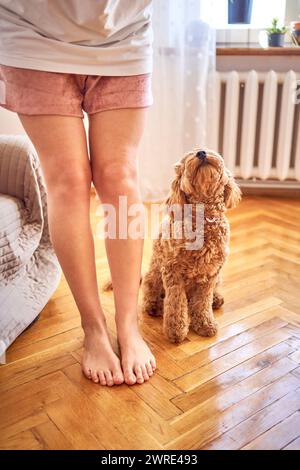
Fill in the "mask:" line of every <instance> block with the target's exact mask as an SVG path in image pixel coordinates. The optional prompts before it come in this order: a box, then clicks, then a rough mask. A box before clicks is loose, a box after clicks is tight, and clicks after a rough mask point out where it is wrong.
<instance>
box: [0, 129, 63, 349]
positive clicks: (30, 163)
mask: <svg viewBox="0 0 300 470" xmlns="http://www.w3.org/2000/svg"><path fill="white" fill-rule="evenodd" d="M60 275H61V270H60V267H59V264H58V261H57V259H56V256H55V254H54V251H53V248H52V245H51V242H50V238H49V231H48V222H47V202H46V192H45V185H44V181H43V177H42V173H41V169H40V164H39V159H38V157H37V154H36V151H35V149H34V147H33V146H32V144H31V143H30V141H29V139H28V138H27V137H24V136H6V135H0V357H1V355H3V354H4V352H5V350H6V349H7V347H8V346H9V345H10V344H11V343H12V342H13V341H14V340H15V338H16V337H17V336H18V335H19V334H20V333H21V332H22V331H23V330H24V329H26V328H27V326H28V325H29V324H30V323H31V322H32V321H33V320H34V319H35V318H36V317H37V316H38V314H39V313H40V311H41V310H42V309H43V307H44V306H45V304H46V303H47V302H48V300H49V298H50V297H51V295H52V294H53V292H54V290H55V289H56V287H57V285H58V283H59V280H60Z"/></svg>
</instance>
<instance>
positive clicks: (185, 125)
mask: <svg viewBox="0 0 300 470" xmlns="http://www.w3.org/2000/svg"><path fill="white" fill-rule="evenodd" d="M211 6H212V2H211V1H210V0H154V11H153V29H154V73H153V95H154V105H153V106H152V107H151V109H150V110H149V114H148V122H147V126H146V131H145V134H144V137H143V140H142V143H141V147H140V181H141V190H142V195H143V198H144V200H155V199H160V198H162V197H164V196H165V195H166V194H167V192H168V189H169V186H170V182H171V180H172V177H173V172H174V170H173V165H174V163H175V162H176V161H178V160H179V159H180V158H181V157H182V156H183V154H184V153H185V152H186V151H188V150H190V149H193V148H195V147H197V146H199V147H203V146H206V145H207V144H208V142H207V138H208V132H207V131H208V127H209V121H210V119H211V118H210V109H213V106H212V100H213V90H212V89H211V88H212V86H213V79H212V77H213V72H214V70H215V56H216V53H215V31H214V30H213V29H212V28H211V27H210V26H209V22H210V18H211V13H212V12H211Z"/></svg>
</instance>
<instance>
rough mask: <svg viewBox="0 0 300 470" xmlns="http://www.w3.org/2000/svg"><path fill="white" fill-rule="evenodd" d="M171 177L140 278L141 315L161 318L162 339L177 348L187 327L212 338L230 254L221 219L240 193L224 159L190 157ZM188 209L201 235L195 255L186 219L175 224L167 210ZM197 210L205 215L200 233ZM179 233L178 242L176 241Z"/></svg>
mask: <svg viewBox="0 0 300 470" xmlns="http://www.w3.org/2000/svg"><path fill="white" fill-rule="evenodd" d="M175 173H176V176H175V179H174V181H173V183H172V186H171V192H170V195H169V197H168V198H167V200H166V203H165V204H166V208H167V212H168V213H167V216H166V218H165V220H164V221H163V223H162V225H161V228H160V232H159V236H158V239H157V240H155V241H154V243H153V253H152V258H151V262H150V269H149V271H148V273H147V274H146V275H145V277H144V278H143V282H142V289H143V313H148V314H149V315H154V316H163V330H164V333H165V335H166V336H167V337H168V338H169V340H170V341H171V342H174V343H179V342H181V341H183V340H184V339H185V338H186V336H187V334H188V331H189V326H190V325H191V327H192V329H193V330H194V331H195V332H196V333H198V334H199V335H201V336H214V335H215V334H216V332H217V324H216V321H215V319H214V315H213V308H219V307H220V306H221V305H222V304H223V302H224V300H223V297H222V296H221V294H219V292H218V290H217V288H218V285H219V281H220V270H221V268H222V266H223V264H224V262H225V260H226V257H227V254H228V249H229V247H228V245H229V224H228V221H227V218H226V216H225V213H226V210H227V209H231V208H233V207H235V206H236V205H237V204H238V203H239V201H240V199H241V191H240V189H239V187H238V186H237V184H236V183H235V181H234V179H233V176H232V175H231V173H230V172H229V171H228V170H227V169H226V168H225V165H224V160H223V158H222V157H221V156H220V155H219V154H217V153H216V152H213V151H210V150H209V151H206V152H205V151H197V150H195V151H193V152H190V153H188V154H187V155H186V156H185V157H184V158H183V159H182V160H181V162H179V163H177V164H176V165H175ZM187 204H189V205H190V206H189V207H190V208H191V213H192V215H191V216H190V221H191V222H190V225H189V226H190V227H192V230H193V233H195V234H196V235H195V237H196V236H197V233H201V234H202V239H201V240H202V243H200V246H199V247H198V248H196V249H195V248H194V249H190V248H189V247H190V245H188V244H187V241H189V242H190V237H189V238H187V236H186V235H185V234H186V233H187V232H186V229H185V227H186V225H187V224H186V221H187V219H186V218H185V217H184V216H182V217H181V218H179V219H178V211H174V210H170V208H171V209H172V208H173V207H176V208H178V207H181V208H183V207H187V206H186V205H187ZM199 207H200V208H202V209H204V213H203V212H202V214H203V217H202V218H201V220H202V225H201V224H200V231H199V222H197V210H198V209H197V208H199ZM181 212H182V213H184V211H183V210H182V211H181ZM174 214H175V215H174ZM197 223H198V226H197ZM166 227H167V228H168V229H169V231H167V232H166ZM179 228H181V229H182V231H181V232H180V233H182V236H175V235H176V234H178V229H179ZM165 233H169V234H170V236H169V237H166V236H165ZM200 238H201V237H200Z"/></svg>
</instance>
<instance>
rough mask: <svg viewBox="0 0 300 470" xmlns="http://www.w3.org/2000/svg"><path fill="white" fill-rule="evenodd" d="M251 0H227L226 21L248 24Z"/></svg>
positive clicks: (249, 21)
mask: <svg viewBox="0 0 300 470" xmlns="http://www.w3.org/2000/svg"><path fill="white" fill-rule="evenodd" d="M252 7H253V0H228V23H229V24H250V23H251V15H252Z"/></svg>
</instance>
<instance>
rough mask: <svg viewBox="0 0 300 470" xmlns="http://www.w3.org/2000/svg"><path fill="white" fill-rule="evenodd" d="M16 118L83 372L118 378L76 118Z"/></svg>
mask: <svg viewBox="0 0 300 470" xmlns="http://www.w3.org/2000/svg"><path fill="white" fill-rule="evenodd" d="M19 117H20V120H21V122H22V124H23V126H24V128H25V130H26V132H27V134H28V136H29V138H30V139H31V141H32V143H33V145H34V146H35V148H36V150H37V152H38V155H39V158H40V161H41V166H42V170H43V174H44V177H45V182H46V186H47V194H48V197H47V199H48V217H49V227H50V234H51V240H52V243H53V246H54V249H55V251H56V254H57V257H58V259H59V262H60V264H61V267H62V269H63V271H64V274H65V276H66V279H67V281H68V283H69V286H70V288H71V291H72V293H73V296H74V299H75V301H76V304H77V306H78V309H79V311H80V314H81V321H82V327H83V329H84V332H85V350H84V355H83V371H84V373H85V375H86V376H87V377H88V378H91V379H92V380H93V381H94V382H100V383H101V384H103V385H106V384H107V385H113V384H114V383H122V382H123V380H124V379H123V374H122V370H121V366H120V362H119V359H118V357H117V356H116V355H115V353H114V352H113V350H112V347H111V343H110V341H109V337H108V334H107V328H106V323H105V317H104V314H103V310H102V308H101V304H100V300H99V295H98V287H97V278H96V267H95V256H94V243H93V237H92V232H91V226H90V213H89V209H90V188H91V167H90V161H89V158H88V152H87V143H86V136H85V131H84V126H83V122H82V119H81V118H76V117H68V116H27V115H19Z"/></svg>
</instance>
